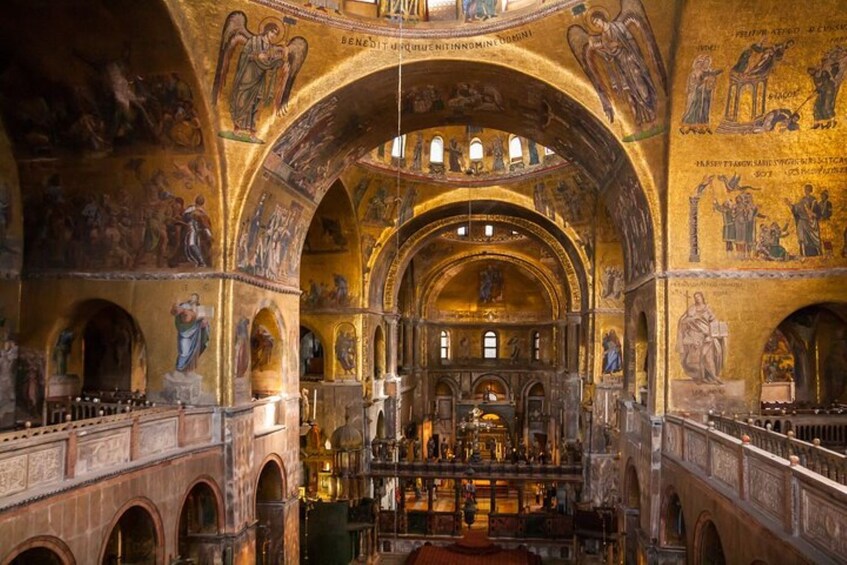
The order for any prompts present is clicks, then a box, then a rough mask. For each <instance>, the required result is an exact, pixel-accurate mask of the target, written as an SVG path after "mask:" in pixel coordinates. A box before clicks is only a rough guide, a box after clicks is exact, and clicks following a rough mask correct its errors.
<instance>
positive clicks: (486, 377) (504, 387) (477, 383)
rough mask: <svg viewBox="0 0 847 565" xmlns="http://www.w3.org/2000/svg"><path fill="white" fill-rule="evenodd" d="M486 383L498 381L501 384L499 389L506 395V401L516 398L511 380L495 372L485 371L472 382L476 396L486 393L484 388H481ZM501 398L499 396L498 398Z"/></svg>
mask: <svg viewBox="0 0 847 565" xmlns="http://www.w3.org/2000/svg"><path fill="white" fill-rule="evenodd" d="M486 383H496V384H497V385H499V389H500V390H501V391H502V392H503V394H505V395H506V398H504V399H503V400H504V401H512V400H514V398H515V395H514V392H513V391H512V387H511V385H510V384H509V382H508V381H507V380H506V379H504V378H503V377H501V376H500V375H497V374H494V373H485V374H482V375H479V376H478V377H477V378H475V379H474V380H473V382H472V384H471V387H472V390H473V394H474V396H477V395H483V394H484V393H485V391H484V390H481V389H480V387H481V386H483V385H485V384H486ZM497 400H498V401H499V400H500V399H499V398H498V399H497Z"/></svg>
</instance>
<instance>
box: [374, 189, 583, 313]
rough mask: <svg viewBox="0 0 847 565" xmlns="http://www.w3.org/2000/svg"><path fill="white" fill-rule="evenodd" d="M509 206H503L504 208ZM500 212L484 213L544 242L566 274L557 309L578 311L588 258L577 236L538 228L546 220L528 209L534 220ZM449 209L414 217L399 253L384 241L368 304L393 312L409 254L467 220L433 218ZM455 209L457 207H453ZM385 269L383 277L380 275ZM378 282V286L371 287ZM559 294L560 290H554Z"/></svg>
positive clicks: (548, 228) (461, 218)
mask: <svg viewBox="0 0 847 565" xmlns="http://www.w3.org/2000/svg"><path fill="white" fill-rule="evenodd" d="M483 204H485V205H486V206H488V207H490V206H494V205H495V203H492V202H486V203H483ZM508 208H509V207H508V206H506V209H508ZM506 209H504V210H502V211H501V213H499V214H494V215H487V216H486V218H488V219H491V220H492V221H498V222H503V223H508V224H512V225H514V226H515V227H517V228H519V229H521V230H524V231H526V232H527V233H530V234H532V235H533V236H534V237H536V238H537V239H539V240H540V241H542V242H543V243H544V245H546V246H547V247H548V248H549V249H550V251H551V253H552V254H553V256H554V257H556V259H557V261H558V263H559V265H560V266H561V268H562V270H563V271H564V272H565V274H566V278H567V285H566V287H565V292H563V293H561V294H562V299H561V301H559V302H560V303H561V304H560V305H559V307H558V308H559V310H560V311H561V312H563V311H564V310H566V309H567V310H568V311H577V310H579V309H581V308H583V307H585V304H584V301H585V300H586V299H587V295H588V292H587V290H586V289H587V279H586V274H585V270H584V267H583V266H584V265H587V263H588V260H587V257H586V256H585V255H584V254H583V253H580V252H579V251H578V250H577V246H575V245H574V243H573V241H574V240H575V238H576V235H575V234H572V237H564V236H563V238H564V241H562V240H560V239H559V238H557V237H556V236H555V235H553V233H552V232H551V231H550V230H552V229H553V228H551V227H550V226H547V227H546V228H545V227H540V226H539V225H537V224H542V225H545V224H547V223H549V222H548V221H547V220H546V219H545V218H543V217H542V216H540V215H538V214H535V212H531V214H533V215H534V221H530V220H527V219H525V218H519V217H512V216H507V215H505V214H504V213H502V212H505V211H507V210H506ZM451 211H452V210H450V211H448V210H441V209H436V210H433V211H431V212H430V213H429V214H427V215H425V216H421V217H420V218H416V219H415V220H414V222H415V223H421V224H422V225H421V227H420V229H418V230H417V231H416V232H415V233H414V234H412V235H409V236H408V239H406V240H405V241H404V243H403V244H402V245H401V247H400V251H399V253H397V254H396V256H395V254H394V248H393V247H392V245H389V244H388V243H389V242H386V244H385V245H383V247H382V249H383V251H382V253H381V254H380V255H379V256H378V257H376V258H374V259H373V260H372V261H371V267H372V268H371V271H372V272H373V273H374V275H373V276H372V277H371V281H372V287H371V289H370V294H371V297H370V300H371V303H374V301H377V300H379V299H380V298H381V301H380V302H381V305H382V307H383V308H384V309H385V311H393V309H395V308H397V305H398V295H399V292H400V288H401V285H400V281H401V277H402V275H403V273H404V271H405V269H406V267H407V266H408V264H409V262H410V261H411V259H412V257H413V256H414V255H415V254H416V253H417V252H418V251H419V250H420V249H421V248H422V247H423V246H424V245H426V244H427V243H428V242H429V241H430V240H431V239H432V238H433V237H436V236H437V235H438V234H440V233H442V232H443V231H444V230H445V229H449V228H450V227H451V226H453V225H457V224H462V223H465V222H467V221H468V215H467V214H466V213H465V214H460V215H456V214H450V215H448V216H447V217H444V218H436V217H434V214H435V213H436V212H438V213H449V212H451ZM456 212H458V210H456ZM477 221H482V218H477ZM383 272H384V277H382V276H379V275H380V274H381V273H383ZM373 285H378V286H373ZM554 294H556V295H558V294H559V293H558V292H556V293H554Z"/></svg>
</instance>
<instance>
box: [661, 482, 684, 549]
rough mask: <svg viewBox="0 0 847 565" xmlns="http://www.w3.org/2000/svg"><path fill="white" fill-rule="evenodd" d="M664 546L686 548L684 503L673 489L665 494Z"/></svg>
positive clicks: (663, 517)
mask: <svg viewBox="0 0 847 565" xmlns="http://www.w3.org/2000/svg"><path fill="white" fill-rule="evenodd" d="M661 542H662V545H665V546H671V547H685V517H684V516H683V513H682V502H680V500H679V495H677V494H676V493H675V492H674V491H673V490H672V489H671V490H668V492H667V493H665V500H664V512H663V513H662V538H661Z"/></svg>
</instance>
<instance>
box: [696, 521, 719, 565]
mask: <svg viewBox="0 0 847 565" xmlns="http://www.w3.org/2000/svg"><path fill="white" fill-rule="evenodd" d="M697 533H698V536H697V553H696V560H695V565H726V557H724V553H723V545H721V536H720V534H718V529H717V528H716V527H715V524H714V522H712V521H711V520H709V519H705V520H704V521H703V522H701V524H700V528H699V530H698V532H697Z"/></svg>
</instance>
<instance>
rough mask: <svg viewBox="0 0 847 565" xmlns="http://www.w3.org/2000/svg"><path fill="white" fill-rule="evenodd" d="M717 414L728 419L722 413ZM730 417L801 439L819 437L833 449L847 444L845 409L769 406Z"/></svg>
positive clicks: (716, 417)
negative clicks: (770, 407) (755, 412)
mask: <svg viewBox="0 0 847 565" xmlns="http://www.w3.org/2000/svg"><path fill="white" fill-rule="evenodd" d="M713 418H714V419H715V421H717V420H718V418H721V419H726V420H730V419H729V418H727V417H724V416H723V415H721V416H717V415H714V416H713ZM731 420H737V421H739V422H752V423H753V425H755V426H757V427H760V428H768V426H770V429H771V430H773V431H775V432H779V433H783V434H787V433H788V432H794V437H796V438H797V439H801V440H803V441H807V442H812V441H813V440H815V439H817V440H820V443H821V445H824V446H826V447H831V448H832V449H836V450H839V451H840V450H843V449H844V448H845V447H847V409H844V408H840V407H839V408H832V409H813V410H811V409H806V410H791V411H788V410H768V411H765V412H763V413H762V414H743V415H739V414H736V415H733V417H732V419H731Z"/></svg>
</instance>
